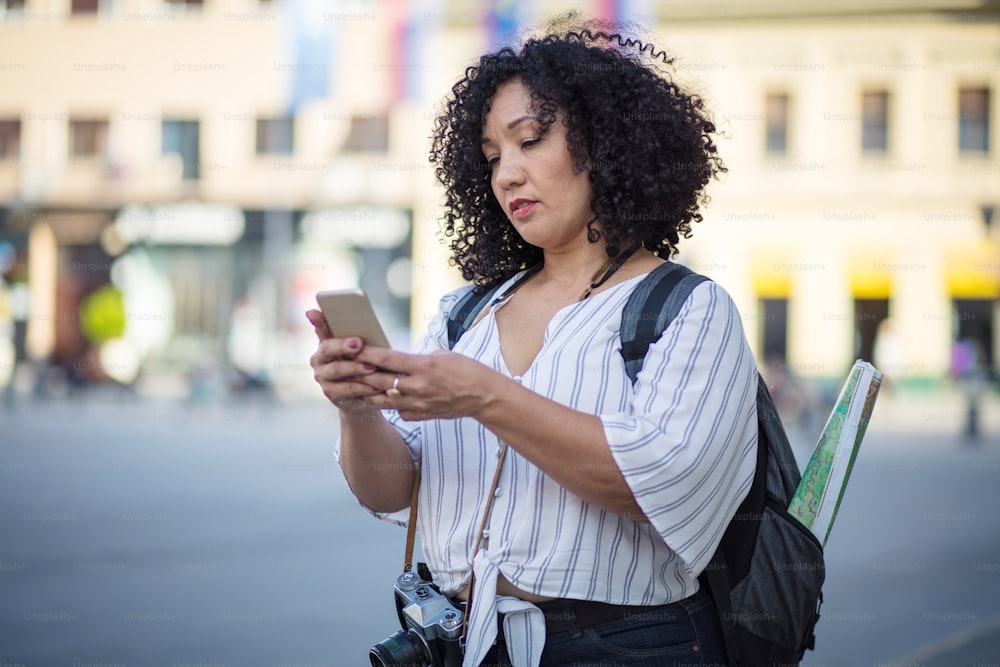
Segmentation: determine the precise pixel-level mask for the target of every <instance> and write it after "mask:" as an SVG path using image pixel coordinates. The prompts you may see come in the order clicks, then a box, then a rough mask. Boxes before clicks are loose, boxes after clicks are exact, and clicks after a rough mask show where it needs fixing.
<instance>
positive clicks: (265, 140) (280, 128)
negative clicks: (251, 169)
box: [257, 116, 295, 155]
mask: <svg viewBox="0 0 1000 667" xmlns="http://www.w3.org/2000/svg"><path fill="white" fill-rule="evenodd" d="M294 147H295V119H294V118H292V117H291V116H284V117H282V118H258V119H257V155H291V154H292V152H293V151H294Z"/></svg>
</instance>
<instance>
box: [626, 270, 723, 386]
mask: <svg viewBox="0 0 1000 667" xmlns="http://www.w3.org/2000/svg"><path fill="white" fill-rule="evenodd" d="M706 280H709V278H708V277H706V276H703V275H701V274H699V273H695V272H694V271H692V270H691V269H689V268H687V267H686V266H683V265H681V264H675V263H674V262H666V263H664V264H661V265H660V266H658V267H656V268H655V269H653V270H652V271H650V273H649V275H648V276H646V277H645V278H643V279H642V282H640V283H639V284H638V285H637V286H636V288H635V290H633V291H632V294H631V295H630V296H629V299H628V301H627V302H626V303H625V308H624V310H623V311H622V328H621V339H622V350H621V353H622V358H623V359H624V360H625V372H626V373H628V376H629V379H630V380H631V381H632V384H635V380H636V377H638V375H639V371H640V370H642V363H643V360H644V359H645V358H646V351H647V350H648V349H649V346H650V345H652V344H653V343H655V342H656V341H658V340H659V339H660V336H661V335H663V332H664V331H666V329H667V327H668V326H670V323H671V322H672V321H673V320H674V318H675V317H677V313H678V312H680V309H681V306H682V305H684V302H685V301H686V300H687V298H688V296H690V295H691V290H693V289H694V288H695V287H697V286H698V285H700V284H701V283H703V282H705V281H706Z"/></svg>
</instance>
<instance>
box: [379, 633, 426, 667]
mask: <svg viewBox="0 0 1000 667" xmlns="http://www.w3.org/2000/svg"><path fill="white" fill-rule="evenodd" d="M368 659H369V660H371V663H372V667H391V666H392V665H412V666H413V667H425V666H426V665H428V664H430V661H431V659H430V656H429V655H428V654H427V651H426V649H425V648H424V642H423V641H422V640H421V639H420V637H419V636H418V635H417V634H416V633H415V632H411V631H410V630H400V631H399V632H397V633H396V634H394V635H392V636H391V637H389V638H388V639H384V640H382V641H380V642H379V643H378V644H375V646H372V648H371V650H370V651H369V652H368Z"/></svg>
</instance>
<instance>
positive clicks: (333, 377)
mask: <svg viewBox="0 0 1000 667" xmlns="http://www.w3.org/2000/svg"><path fill="white" fill-rule="evenodd" d="M377 370H378V369H376V368H375V367H374V366H372V365H371V364H367V363H364V362H360V361H353V360H350V359H334V360H333V361H327V362H325V363H313V376H314V377H315V378H316V381H317V382H347V381H349V380H355V381H357V382H360V383H363V384H365V385H366V386H369V387H373V388H374V389H376V390H377V391H380V390H379V389H378V387H377V385H376V386H373V385H372V383H370V382H366V381H365V380H363V379H362V378H363V377H364V376H366V375H368V374H371V373H375V372H377Z"/></svg>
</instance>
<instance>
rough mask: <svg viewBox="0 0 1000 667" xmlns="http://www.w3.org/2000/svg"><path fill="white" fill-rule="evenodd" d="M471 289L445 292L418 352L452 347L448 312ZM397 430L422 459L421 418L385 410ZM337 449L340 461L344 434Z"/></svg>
mask: <svg viewBox="0 0 1000 667" xmlns="http://www.w3.org/2000/svg"><path fill="white" fill-rule="evenodd" d="M470 289H472V287H471V286H464V287H460V288H458V289H456V290H453V291H451V292H448V293H447V294H445V295H444V296H443V297H442V298H441V300H440V302H439V303H438V312H437V313H436V314H435V316H434V317H433V318H431V320H430V322H429V323H428V327H427V331H426V332H425V333H424V335H423V336H422V337H421V339H420V342H419V343H418V344H417V347H416V349H415V350H414V353H415V354H429V353H431V352H433V351H435V350H446V349H448V326H447V322H448V315H449V313H450V312H451V309H452V307H453V306H454V305H455V303H456V302H457V301H458V300H459V299H460V298H461V297H462V296H463V295H464V294H465V293H467V292H468V291H469V290H470ZM382 414H383V416H384V417H385V418H386V421H388V422H389V423H390V424H391V425H392V427H393V428H395V429H396V432H397V433H399V435H400V437H401V438H402V439H403V442H404V443H405V444H406V447H407V449H409V450H410V457H411V458H412V459H413V461H414V462H417V461H419V460H420V452H421V447H422V443H423V427H422V424H421V422H414V421H409V422H408V421H405V420H404V419H402V418H401V417H400V416H399V413H398V412H397V411H395V410H384V411H383V412H382ZM334 453H335V455H336V457H337V463H338V464H339V463H340V437H339V436H338V437H337V441H336V443H335V445H334ZM361 506H362V507H363V508H364V509H365V511H366V512H368V513H369V514H371V515H372V516H374V517H376V518H378V519H381V520H383V521H387V522H389V523H393V524H397V525H401V526H405V525H406V522H407V521H408V520H409V511H410V510H409V508H408V507H407V508H405V509H402V510H399V511H397V512H376V511H374V510H372V509H371V508H370V507H367V506H366V505H365V504H364V503H361Z"/></svg>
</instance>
